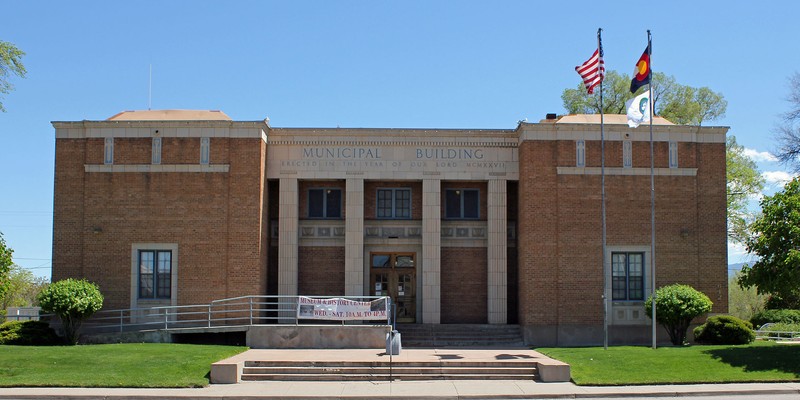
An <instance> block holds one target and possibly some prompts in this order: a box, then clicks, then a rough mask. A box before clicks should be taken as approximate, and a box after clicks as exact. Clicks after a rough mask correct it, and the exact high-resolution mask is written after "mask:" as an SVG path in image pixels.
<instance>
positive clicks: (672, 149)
mask: <svg viewBox="0 0 800 400" xmlns="http://www.w3.org/2000/svg"><path fill="white" fill-rule="evenodd" d="M669 167H670V168H678V142H669Z"/></svg>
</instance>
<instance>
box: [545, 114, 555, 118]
mask: <svg viewBox="0 0 800 400" xmlns="http://www.w3.org/2000/svg"><path fill="white" fill-rule="evenodd" d="M556 118H558V115H556V114H555V113H547V116H545V119H556Z"/></svg>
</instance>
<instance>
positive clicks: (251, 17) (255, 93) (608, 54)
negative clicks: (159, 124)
mask: <svg viewBox="0 0 800 400" xmlns="http://www.w3.org/2000/svg"><path fill="white" fill-rule="evenodd" d="M659 3H667V2H651V3H650V4H652V7H650V8H649V9H648V8H647V7H645V4H646V3H627V4H626V3H623V2H613V3H612V2H606V3H601V2H597V1H592V2H588V1H586V2H584V1H573V2H569V3H562V2H541V3H540V2H533V1H525V2H523V1H507V2H505V1H503V2H477V1H476V2H471V1H459V2H455V1H402V2H400V1H395V2H389V1H293V2H280V3H279V2H268V1H230V2H221V1H218V2H209V1H191V2H190V1H136V2H114V1H74V2H55V1H53V2H43V1H16V2H7V3H5V4H4V5H3V23H2V24H0V40H4V41H9V42H13V43H15V44H16V45H17V46H18V47H19V48H21V49H22V50H24V51H25V52H26V53H27V55H26V56H25V58H24V63H25V66H26V67H27V69H28V77H27V78H26V79H16V78H12V83H14V84H15V86H16V90H15V91H14V92H12V93H11V94H9V95H6V96H5V97H4V99H3V103H4V104H5V107H6V109H7V112H6V113H0V141H1V142H0V143H2V145H0V170H1V171H2V174H0V185H2V188H3V190H2V196H0V231H2V232H3V234H4V236H5V239H6V241H7V242H8V244H9V245H10V246H11V247H12V248H13V249H14V250H15V253H14V255H15V261H16V262H17V264H19V265H21V266H23V267H25V268H29V269H31V271H33V272H34V273H36V274H37V275H41V276H49V275H50V259H51V245H52V244H51V242H52V207H53V206H52V198H53V161H54V146H55V139H54V130H53V128H52V126H51V125H50V121H77V120H84V119H87V120H102V119H106V118H108V117H110V116H112V115H114V114H116V113H118V112H120V111H123V110H135V109H147V107H148V103H149V100H148V79H149V68H150V66H151V65H152V74H153V77H152V108H153V109H214V110H223V111H224V112H225V113H227V114H228V115H229V116H230V117H231V118H233V119H234V120H261V119H264V118H266V117H269V118H270V121H271V124H272V125H273V126H278V127H301V126H319V127H335V126H342V127H396V128H401V127H413V128H513V127H515V126H516V122H517V121H518V120H520V119H523V118H528V119H529V120H531V121H537V120H539V119H541V118H543V117H544V116H545V114H546V113H550V112H555V113H559V114H560V113H564V108H563V106H562V104H561V98H560V96H561V92H562V91H563V89H564V88H567V87H570V88H572V87H575V86H576V85H577V84H578V83H579V82H580V79H579V77H578V75H577V74H576V73H575V71H574V67H575V66H576V65H579V64H580V63H582V62H583V61H584V60H585V59H586V58H588V57H589V55H590V54H591V52H592V51H593V50H594V46H595V34H596V31H597V28H598V27H602V28H603V30H604V32H603V45H604V46H603V47H604V50H605V61H606V66H607V68H608V69H615V70H617V71H620V72H624V73H627V74H630V73H631V71H632V70H633V64H634V63H635V62H636V61H637V59H638V57H639V55H641V53H642V51H643V50H644V48H645V46H646V44H647V43H646V31H647V29H650V30H651V31H652V33H653V58H652V66H653V69H654V70H656V71H661V72H664V73H666V74H668V75H673V76H675V78H676V79H677V81H678V82H680V83H682V84H686V85H691V86H708V87H710V88H711V89H713V90H715V91H717V92H721V93H722V94H723V95H724V96H725V98H726V99H727V100H728V112H727V116H726V117H725V118H722V119H720V120H718V121H715V122H713V123H711V125H724V126H730V127H731V130H730V132H729V134H732V135H735V136H736V138H737V139H738V141H739V143H741V144H743V145H744V146H746V147H747V148H748V149H749V151H750V152H751V154H752V155H753V156H754V157H756V158H757V160H758V161H759V165H760V167H761V169H762V171H763V172H764V173H765V176H767V177H768V178H769V180H770V189H768V192H769V193H771V192H774V190H775V189H776V188H779V187H780V184H779V183H776V182H780V180H781V179H786V178H787V177H788V174H787V173H786V172H785V171H784V167H783V166H781V165H779V164H777V163H775V162H772V161H769V160H770V156H769V152H771V151H774V150H775V141H774V134H773V130H774V126H775V124H777V123H778V122H779V121H780V119H779V117H780V114H781V113H782V112H784V111H786V110H787V108H788V105H787V103H786V101H785V98H786V96H787V94H788V91H787V90H788V89H787V80H788V77H789V76H790V75H791V74H793V73H794V72H795V71H796V70H797V68H796V67H795V66H797V65H800V52H798V51H797V46H796V25H797V22H796V16H797V14H798V12H800V3H798V2H794V1H778V2H768V3H765V4H763V5H756V4H755V2H749V1H748V2H745V1H741V2H737V1H713V2H699V1H691V2H690V1H672V2H668V5H664V4H659ZM600 6H602V7H603V9H602V10H598V11H593V9H595V8H597V7H600ZM633 6H635V9H633V8H630V7H633ZM729 254H730V257H729V258H730V259H729V262H731V263H734V262H740V261H743V260H744V259H745V258H744V257H742V256H741V249H739V248H736V247H731V252H730V253H729Z"/></svg>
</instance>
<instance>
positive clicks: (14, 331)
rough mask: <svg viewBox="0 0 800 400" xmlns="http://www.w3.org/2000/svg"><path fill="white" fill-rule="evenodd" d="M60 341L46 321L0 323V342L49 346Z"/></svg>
mask: <svg viewBox="0 0 800 400" xmlns="http://www.w3.org/2000/svg"><path fill="white" fill-rule="evenodd" d="M61 343H63V341H62V340H61V338H59V337H58V335H56V332H55V331H54V330H53V328H51V327H50V324H48V323H46V322H42V321H8V322H5V323H3V324H0V344H11V345H17V346H50V345H56V344H61Z"/></svg>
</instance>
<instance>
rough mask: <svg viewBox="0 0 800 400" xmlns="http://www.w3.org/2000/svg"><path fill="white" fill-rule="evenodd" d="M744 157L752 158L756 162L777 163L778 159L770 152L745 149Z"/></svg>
mask: <svg viewBox="0 0 800 400" xmlns="http://www.w3.org/2000/svg"><path fill="white" fill-rule="evenodd" d="M744 155H746V156H748V157H750V158H752V159H753V161H755V162H775V161H778V158H777V157H775V156H774V155H772V153H770V152H768V151H758V150H755V149H748V148H747V147H745V148H744Z"/></svg>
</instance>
